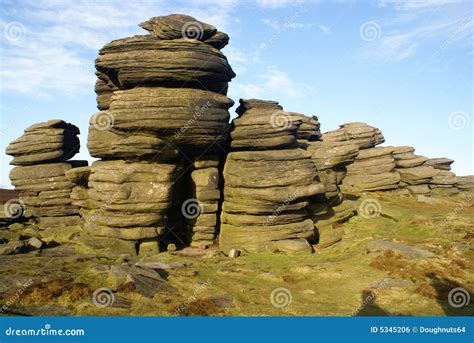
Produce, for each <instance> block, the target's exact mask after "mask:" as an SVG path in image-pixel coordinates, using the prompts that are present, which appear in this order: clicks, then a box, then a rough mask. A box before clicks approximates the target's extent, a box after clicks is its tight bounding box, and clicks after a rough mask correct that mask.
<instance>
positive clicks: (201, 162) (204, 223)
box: [181, 155, 221, 248]
mask: <svg viewBox="0 0 474 343" xmlns="http://www.w3.org/2000/svg"><path fill="white" fill-rule="evenodd" d="M219 163H220V159H219V157H218V156H217V155H214V156H203V157H200V158H197V159H195V160H194V161H193V164H192V169H193V170H192V172H191V179H190V183H189V186H188V189H187V194H188V197H187V199H185V200H184V202H183V204H182V209H181V212H182V213H183V215H184V217H185V219H186V225H187V235H188V237H187V241H188V242H189V243H190V245H191V246H195V247H200V248H206V247H209V246H211V245H212V244H213V243H214V240H215V239H216V236H217V225H218V210H219V200H220V198H221V191H220V188H219V182H220V179H221V177H220V173H219V169H218V167H219Z"/></svg>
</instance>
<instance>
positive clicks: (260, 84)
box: [233, 66, 311, 99]
mask: <svg viewBox="0 0 474 343" xmlns="http://www.w3.org/2000/svg"><path fill="white" fill-rule="evenodd" d="M310 89H311V87H310V86H308V85H306V84H303V83H301V82H298V81H297V80H294V79H293V78H291V77H290V75H288V74H287V73H285V72H283V71H281V70H279V69H278V68H277V67H275V66H270V67H267V68H266V69H265V70H264V72H262V73H260V74H258V75H257V76H256V77H255V78H254V79H253V82H249V83H239V84H236V85H234V87H233V91H234V92H236V93H237V94H239V96H240V97H244V98H263V99H278V98H292V99H298V98H302V97H304V96H305V95H306V94H307V93H308V91H309V90H310Z"/></svg>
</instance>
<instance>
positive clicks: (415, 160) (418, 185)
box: [392, 146, 436, 195]
mask: <svg viewBox="0 0 474 343" xmlns="http://www.w3.org/2000/svg"><path fill="white" fill-rule="evenodd" d="M394 148H395V149H394V151H393V153H392V155H393V157H394V159H395V163H396V171H397V172H398V173H399V174H400V180H401V181H400V187H406V188H407V189H408V191H409V192H410V193H411V194H413V195H426V194H429V193H430V187H429V185H430V184H431V182H432V180H433V177H434V176H435V175H436V170H435V169H434V168H433V167H431V166H429V165H425V162H426V161H427V160H428V158H427V157H424V156H419V155H416V154H414V152H415V148H413V147H410V146H397V147H394Z"/></svg>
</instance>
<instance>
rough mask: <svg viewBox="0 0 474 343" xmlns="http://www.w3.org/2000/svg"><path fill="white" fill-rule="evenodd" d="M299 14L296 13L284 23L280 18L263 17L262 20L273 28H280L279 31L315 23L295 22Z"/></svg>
mask: <svg viewBox="0 0 474 343" xmlns="http://www.w3.org/2000/svg"><path fill="white" fill-rule="evenodd" d="M297 16H298V13H297V14H296V15H294V16H293V17H292V18H290V19H289V20H287V21H285V22H283V23H280V22H279V21H278V20H275V19H269V18H265V19H262V22H263V23H264V24H265V25H267V26H270V27H271V28H272V29H274V30H279V31H285V30H288V29H293V30H297V29H305V28H308V27H311V26H313V24H311V23H298V22H295V21H294V19H295V18H296V17H297Z"/></svg>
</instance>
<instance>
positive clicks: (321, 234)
mask: <svg viewBox="0 0 474 343" xmlns="http://www.w3.org/2000/svg"><path fill="white" fill-rule="evenodd" d="M308 151H309V152H310V153H311V156H312V159H313V163H314V164H315V167H316V170H317V173H318V179H319V181H320V182H321V183H322V184H323V185H324V187H325V192H324V193H322V194H318V195H316V196H313V197H312V198H311V199H310V213H311V217H312V219H313V222H314V228H315V236H316V237H315V240H316V242H317V244H318V246H319V247H327V246H330V245H331V244H333V243H335V242H337V241H339V240H341V239H342V236H343V234H344V231H343V229H342V228H341V227H340V226H338V225H336V224H337V223H340V222H344V221H346V220H347V219H349V218H350V217H352V216H353V215H354V214H355V212H356V210H355V206H354V201H352V199H349V198H347V197H346V196H345V195H344V194H343V193H342V191H341V189H340V188H339V185H340V184H341V183H342V180H343V179H344V177H345V176H346V173H347V169H346V167H347V165H349V164H351V163H352V162H353V161H354V159H355V158H356V157H357V155H358V154H359V147H358V146H357V145H356V144H352V143H350V142H349V141H347V142H346V144H345V145H338V146H333V144H332V142H331V140H330V139H327V140H326V137H325V134H323V135H322V138H321V140H319V141H316V142H310V143H309V145H308Z"/></svg>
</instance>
